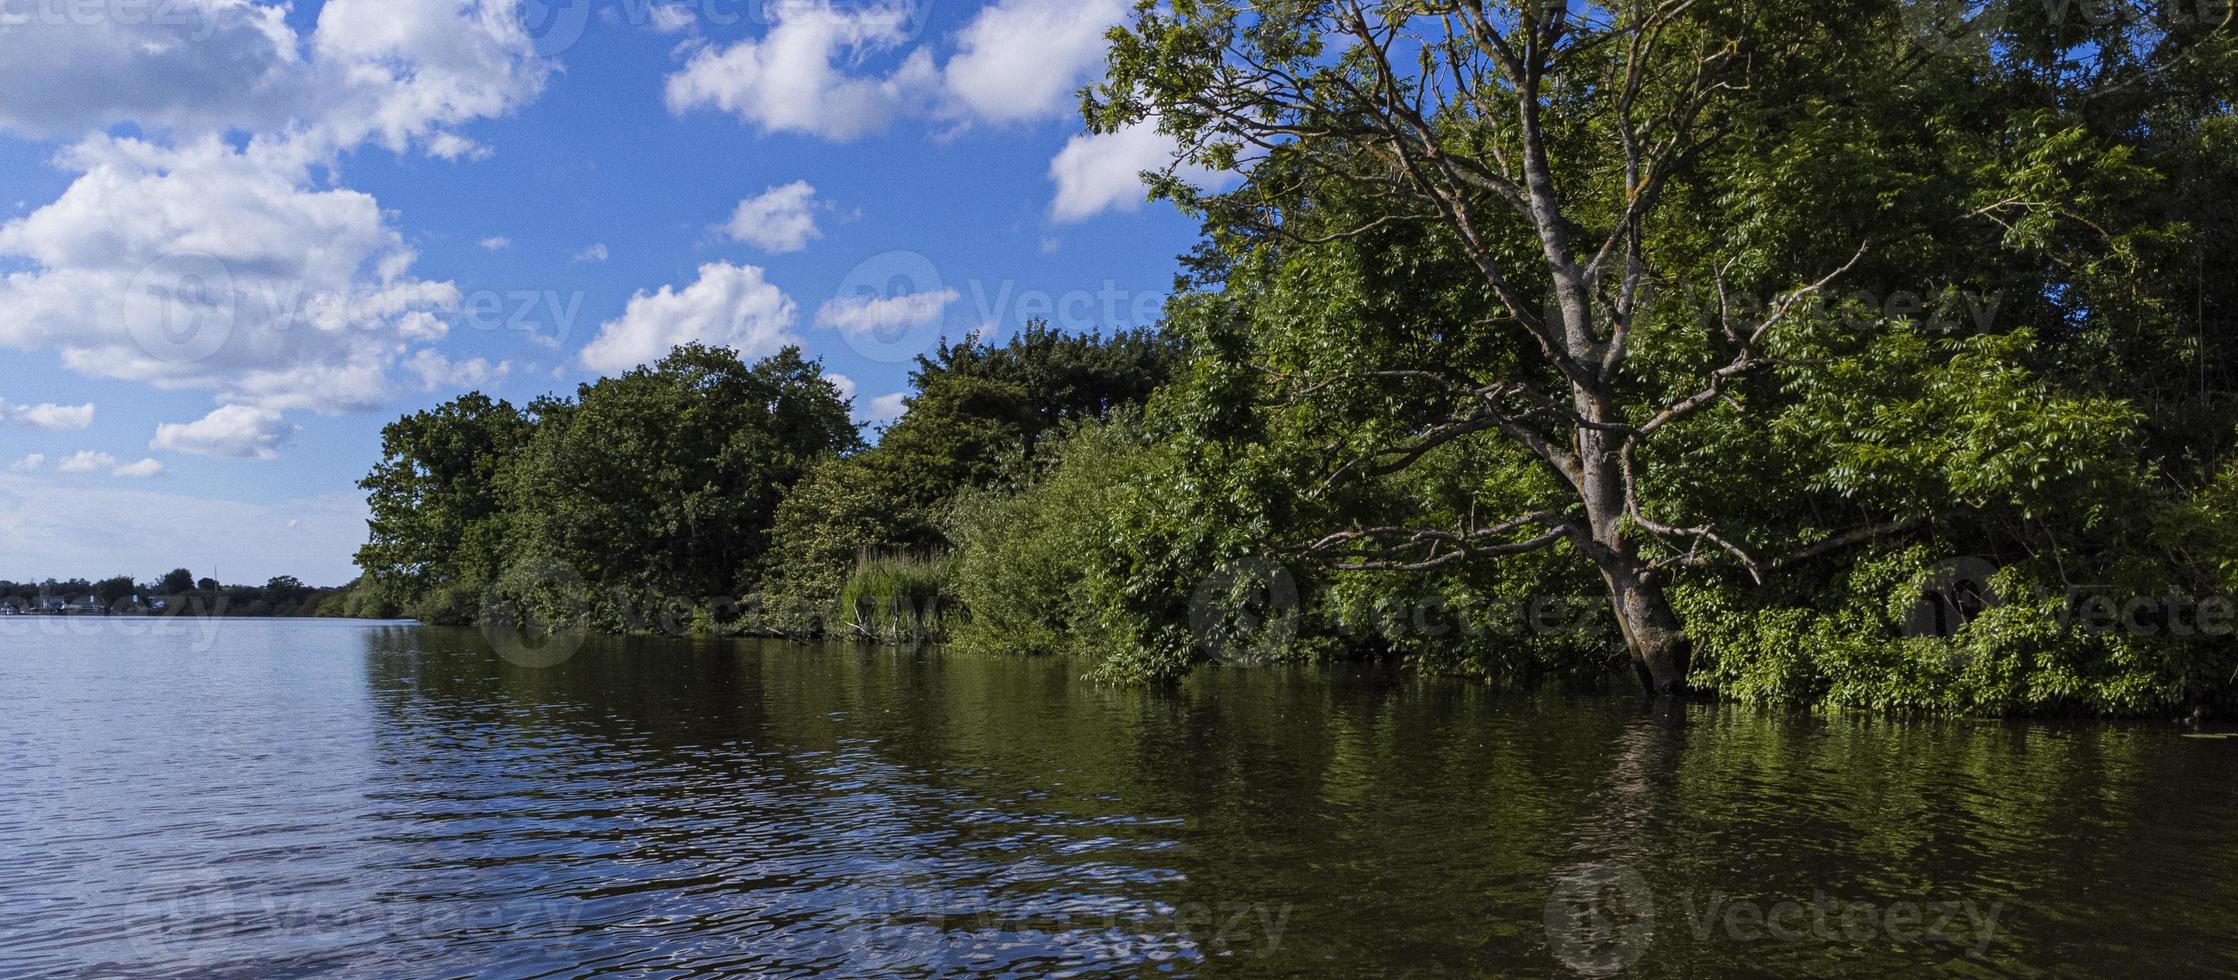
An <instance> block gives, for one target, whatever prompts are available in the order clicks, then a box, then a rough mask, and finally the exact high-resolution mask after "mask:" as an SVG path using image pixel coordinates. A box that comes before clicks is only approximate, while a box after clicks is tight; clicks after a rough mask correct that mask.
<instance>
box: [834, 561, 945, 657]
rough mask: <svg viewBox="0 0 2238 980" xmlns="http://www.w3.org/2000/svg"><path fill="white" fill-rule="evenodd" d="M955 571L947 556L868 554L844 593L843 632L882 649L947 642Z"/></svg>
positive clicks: (840, 608) (841, 590)
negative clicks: (882, 645) (892, 645)
mask: <svg viewBox="0 0 2238 980" xmlns="http://www.w3.org/2000/svg"><path fill="white" fill-rule="evenodd" d="M952 568H953V562H951V561H950V560H949V559H948V558H947V557H946V556H934V555H908V554H900V555H880V554H874V553H865V554H864V555H862V557H861V558H860V559H859V560H857V562H856V564H855V571H854V573H853V574H851V575H849V576H848V577H847V584H846V585H845V586H843V587H842V588H841V589H840V593H839V615H840V618H841V620H842V626H841V630H842V632H844V633H845V634H846V635H849V636H853V637H855V638H857V639H864V640H871V641H874V642H878V643H896V644H899V643H928V642H934V643H936V642H940V641H942V640H944V639H946V638H947V636H948V625H949V619H950V618H951V613H950V610H951V609H953V608H954V606H955V602H954V601H953V599H952V597H951V596H950V594H949V591H948V580H949V575H950V571H951V569H952Z"/></svg>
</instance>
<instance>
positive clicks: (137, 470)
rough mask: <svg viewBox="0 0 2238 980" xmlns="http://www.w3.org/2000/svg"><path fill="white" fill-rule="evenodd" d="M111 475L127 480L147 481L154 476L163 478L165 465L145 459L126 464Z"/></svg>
mask: <svg viewBox="0 0 2238 980" xmlns="http://www.w3.org/2000/svg"><path fill="white" fill-rule="evenodd" d="M110 473H111V474H112V475H115V476H121V477H125V478H127V479H133V480H145V479H147V478H149V477H152V476H162V475H163V464H162V463H160V462H158V461H156V460H152V459H143V460H141V461H139V462H137V463H126V464H124V465H122V466H119V467H117V468H116V469H114V470H111V471H110Z"/></svg>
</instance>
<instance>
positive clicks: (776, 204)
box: [724, 180, 824, 254]
mask: <svg viewBox="0 0 2238 980" xmlns="http://www.w3.org/2000/svg"><path fill="white" fill-rule="evenodd" d="M815 209H816V188H814V187H812V186H810V185H809V183H808V182H807V181H805V180H796V181H793V182H792V183H790V184H785V185H783V186H781V187H772V188H770V189H768V190H766V191H763V192H762V193H761V194H759V195H756V196H754V197H749V198H747V199H745V200H743V201H740V202H738V210H736V211H734V212H732V213H731V216H730V225H729V226H728V227H726V228H725V229H724V231H726V232H728V233H729V235H730V237H731V239H732V240H733V241H740V242H746V243H747V244H750V245H753V246H755V247H757V248H760V249H761V250H763V251H765V252H774V253H778V254H783V253H786V252H798V251H800V250H801V249H804V248H807V247H808V243H809V242H811V241H814V240H816V239H818V238H822V237H824V233H823V232H821V231H818V230H817V229H816V210H815Z"/></svg>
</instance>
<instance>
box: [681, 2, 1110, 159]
mask: <svg viewBox="0 0 2238 980" xmlns="http://www.w3.org/2000/svg"><path fill="white" fill-rule="evenodd" d="M1132 6H1133V4H1132V3H1131V2H1130V0H1000V2H998V3H995V4H992V5H989V6H987V7H984V8H982V9H981V10H980V11H979V12H978V13H977V14H975V15H974V16H973V17H972V19H971V21H970V22H969V23H967V24H965V25H964V27H963V28H962V29H961V30H959V31H957V32H956V34H955V36H954V38H953V45H954V49H955V50H954V53H953V54H952V55H951V56H950V57H949V58H948V60H947V62H946V64H945V65H940V64H936V61H935V59H934V56H933V53H932V51H931V50H930V48H929V47H928V46H919V47H916V48H914V49H912V50H910V51H909V52H908V53H907V54H906V55H902V56H901V59H900V63H899V64H898V65H897V66H896V67H894V68H893V69H892V70H891V71H890V72H887V73H885V74H879V73H877V72H875V71H865V70H863V65H864V64H865V63H866V62H869V61H872V60H875V59H877V58H880V57H881V56H885V57H888V58H889V59H890V57H891V53H892V52H896V51H899V50H900V49H901V48H903V47H904V46H905V45H907V44H908V43H909V42H910V41H912V40H913V39H914V37H915V32H916V30H917V28H918V27H919V26H920V14H921V10H920V9H919V6H918V5H916V4H912V3H909V2H906V0H888V2H884V3H881V4H879V5H877V6H870V7H865V8H861V9H842V8H840V7H838V6H835V5H833V4H832V3H830V2H828V0H799V2H795V3H789V4H784V5H779V6H777V7H774V8H772V9H773V10H775V11H776V23H775V24H774V25H773V26H772V27H771V28H770V29H769V31H768V32H767V33H765V34H764V35H762V36H761V37H760V38H756V39H749V40H745V41H740V42H737V43H734V44H731V45H729V46H727V47H699V48H697V49H696V50H695V51H694V53H693V54H692V56H691V58H690V59H689V60H687V61H686V62H685V64H684V67H683V68H681V69H680V70H678V71H677V72H675V73H674V74H671V75H670V76H669V77H668V93H667V95H668V107H669V109H670V111H672V112H677V113H682V112H686V111H689V110H692V109H699V108H713V109H719V110H721V111H724V112H728V113H730V114H732V115H735V116H737V117H738V118H739V119H741V120H742V121H745V122H747V123H750V124H752V125H754V126H756V127H759V128H760V129H762V130H763V131H765V132H798V133H808V134H811V135H815V136H820V137H823V138H824V139H828V140H833V141H835V142H845V141H848V140H853V139H857V138H859V137H862V136H865V135H868V134H871V133H875V132H879V131H881V130H884V129H885V128H886V127H887V126H888V125H889V124H891V123H892V122H893V121H894V120H895V119H898V118H903V117H911V116H914V117H922V118H927V119H944V120H949V121H952V122H956V123H959V124H970V123H973V122H985V123H996V124H1003V123H1021V122H1034V121H1040V120H1047V119H1060V118H1063V117H1066V116H1069V115H1071V114H1072V113H1073V112H1074V111H1076V110H1077V108H1078V103H1077V102H1076V101H1074V98H1073V97H1074V94H1075V93H1076V92H1077V91H1078V90H1079V88H1080V87H1081V86H1082V85H1083V84H1085V83H1087V82H1088V81H1090V80H1091V79H1093V78H1095V77H1096V76H1097V74H1098V73H1100V71H1101V70H1102V66H1103V58H1104V52H1105V49H1106V44H1107V42H1106V41H1105V40H1104V33H1105V31H1107V30H1108V29H1109V28H1111V27H1112V26H1114V25H1116V24H1119V23H1121V22H1123V21H1124V20H1125V19H1126V17H1127V15H1128V12H1129V10H1130V9H1132ZM655 9H656V10H658V9H659V8H655Z"/></svg>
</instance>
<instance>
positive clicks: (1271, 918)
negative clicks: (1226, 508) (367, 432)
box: [0, 620, 2238, 977]
mask: <svg viewBox="0 0 2238 980" xmlns="http://www.w3.org/2000/svg"><path fill="white" fill-rule="evenodd" d="M206 628H207V624H202V623H170V624H164V625H161V626H154V625H151V624H148V623H146V622H144V621H110V622H97V621H68V622H66V621H61V620H36V621H23V620H16V621H9V622H0V773H4V776H0V976H11V977H12V976H32V975H86V976H94V975H99V976H134V975H197V976H229V975H237V976H272V975H304V974H339V975H348V976H412V977H418V976H437V975H470V974H480V975H500V976H575V975H589V974H601V973H630V974H634V975H646V976H654V975H669V974H677V975H683V974H734V975H735V974H745V975H778V976H783V975H807V974H825V975H863V976H871V975H876V976H890V975H905V976H907V975H948V974H967V973H982V972H983V973H1002V974H1014V975H1047V974H1058V973H1065V972H1067V971H1070V972H1072V973H1074V974H1076V975H1099V974H1124V975H1158V974H1168V975H1177V976H1178V975H1199V974H1203V975H1247V976H1296V975H1306V974H1318V975H1330V976H1360V975H1415V976H1446V975H1536V976H1561V975H1578V974H1586V975H1605V974H1612V973H1615V972H1618V971H1620V970H1626V969H1628V970H1629V973H1630V975H1638V976H1669V977H1681V976H1727V975H1821V976H1826V975H1854V976H1886V975H1890V974H1894V973H1899V972H1918V971H1933V972H1936V973H1939V974H1950V975H1960V976H2041V975H2060V976H2076V977H2083V976H2109V975H2114V976H2125V975H2150V976H2195V975H2196V976H2229V975H2232V974H2238V840H2234V838H2233V832H2234V831H2238V789H2234V788H2233V776H2234V774H2238V740H2224V739H2219V738H2192V737H2185V735H2184V733H2183V730H2181V729H2178V728H2175V727H2173V726H2137V727H2116V728H2107V727H2082V726H2076V727H2060V726H2042V725H2033V726H2028V725H1997V724H1933V725H1925V724H1898V723H1892V722H1888V721H1884V720H1877V719H1865V718H1847V717H1843V718H1818V717H1808V716H1779V715H1767V714H1762V713H1756V712H1749V711H1742V710H1736V709H1731V708H1716V707H1708V706H1690V707H1686V708H1683V709H1676V710H1665V711H1660V712H1658V711H1649V710H1643V709H1642V708H1641V706H1640V705H1639V704H1638V703H1637V702H1634V701H1632V700H1629V699H1622V698H1614V699H1580V698H1575V697H1564V696H1558V695H1552V694H1547V695H1537V696H1499V695H1494V694H1491V693H1488V692H1486V691H1484V690H1482V689H1479V688H1475V687H1472V686H1469V685H1465V684H1459V683H1448V682H1443V681H1431V680H1423V679H1419V678H1407V677H1404V676H1399V675H1391V674H1384V673H1377V672H1371V671H1364V670H1363V671H1356V672H1348V671H1338V672H1289V671H1277V670H1257V671H1238V670H1228V671H1225V672H1219V673H1207V674H1203V675H1200V676H1199V677H1197V678H1196V679H1194V680H1193V681H1192V682H1191V683H1189V684H1187V685H1185V686H1183V687H1181V688H1180V689H1178V690H1176V691H1171V692H1157V693H1150V692H1137V691H1120V690H1112V689H1107V688H1102V687H1098V686H1095V685H1092V684H1088V683H1084V682H1082V681H1080V680H1078V679H1077V675H1078V674H1079V673H1080V667H1079V665H1078V664H1075V663H1065V662H1056V661H1040V662H1036V661H1018V660H1003V659H985V658H978V657H970V656H964V655H960V654H937V653H908V652H893V651H869V650H857V649H850V648H810V647H799V646H785V645H778V644H760V643H745V642H713V641H711V642H704V643H683V642H656V641H610V642H593V643H592V644H591V645H590V646H587V647H585V648H584V649H583V650H582V651H581V652H580V653H578V654H576V655H575V656H574V657H573V658H572V659H570V660H567V661H566V662H564V663H562V664H560V665H558V666H554V667H548V668H541V669H532V668H527V667H523V666H519V665H516V664H514V663H512V662H508V661H506V660H504V659H501V658H499V657H498V656H496V655H494V654H492V653H491V652H489V650H488V648H487V647H486V646H485V645H483V643H482V642H481V638H480V636H479V635H478V634H476V633H474V632H471V631H458V630H442V629H433V628H420V627H413V626H403V625H382V624H357V623H335V622H245V621H236V622H226V623H222V624H219V625H218V627H217V629H216V630H215V632H214V633H213V632H207V631H206Z"/></svg>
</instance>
